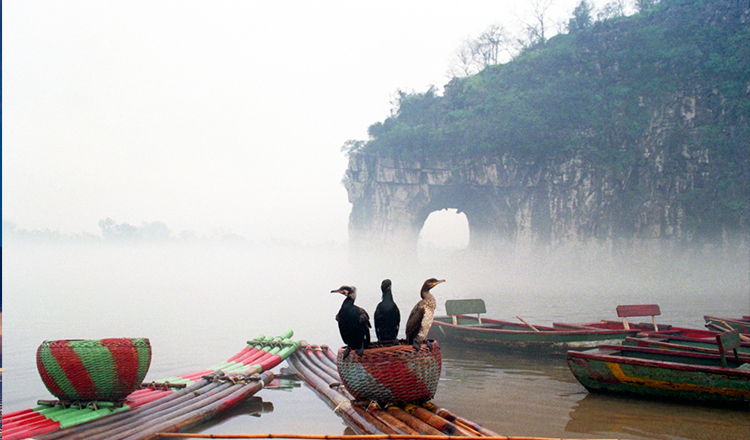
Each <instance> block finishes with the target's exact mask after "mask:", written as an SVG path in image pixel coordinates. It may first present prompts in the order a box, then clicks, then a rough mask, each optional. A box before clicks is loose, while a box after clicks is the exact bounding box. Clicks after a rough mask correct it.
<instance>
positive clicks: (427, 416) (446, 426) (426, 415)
mask: <svg viewBox="0 0 750 440" xmlns="http://www.w3.org/2000/svg"><path fill="white" fill-rule="evenodd" d="M404 410H405V411H406V412H407V413H409V414H411V415H412V416H414V417H416V418H418V419H420V420H422V421H423V422H425V423H427V424H428V425H430V426H432V427H434V428H435V429H437V430H438V431H440V432H441V433H443V434H447V435H460V436H471V435H473V434H474V433H472V432H470V431H468V430H466V429H463V428H462V427H460V426H458V425H456V424H455V423H452V422H450V421H448V420H446V419H444V418H442V417H440V416H438V415H437V414H435V413H432V412H430V411H427V410H426V409H424V408H422V407H419V406H416V405H406V406H405V407H404Z"/></svg>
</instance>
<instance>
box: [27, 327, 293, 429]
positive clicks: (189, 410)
mask: <svg viewBox="0 0 750 440" xmlns="http://www.w3.org/2000/svg"><path fill="white" fill-rule="evenodd" d="M273 339H274V340H279V343H278V344H276V345H275V346H273V347H271V346H266V345H264V346H263V347H262V349H261V352H262V353H264V354H263V355H262V356H261V357H256V356H252V357H251V358H245V362H258V363H255V364H253V365H247V364H242V363H235V362H224V363H222V364H220V365H222V366H226V367H228V369H230V370H238V369H241V368H244V369H245V370H244V371H242V372H241V373H231V374H229V375H225V374H224V372H222V371H214V372H213V373H211V374H210V375H209V376H208V377H209V378H211V380H207V379H205V378H204V379H201V380H200V381H199V382H196V383H194V384H193V385H191V386H189V387H188V388H184V389H182V390H179V391H177V392H175V393H172V394H170V395H167V396H165V397H164V398H162V399H158V400H155V401H153V402H150V403H147V404H145V405H143V406H140V407H138V408H136V409H134V410H133V411H128V412H123V413H120V414H116V416H120V417H119V418H117V419H113V418H112V417H108V418H106V419H101V420H98V421H96V422H93V423H94V425H92V424H91V423H89V424H86V425H79V426H74V427H72V428H69V429H66V430H62V431H58V432H57V433H54V435H50V436H49V437H47V436H44V437H41V438H40V440H53V439H57V438H63V437H64V438H65V439H66V440H69V439H70V440H83V439H86V440H95V439H102V440H104V439H109V438H112V437H114V436H119V437H122V436H123V435H124V436H131V437H132V438H133V439H144V438H153V437H154V436H155V435H156V434H157V433H158V432H159V431H162V430H163V429H165V427H166V426H167V425H165V423H169V426H175V425H174V423H172V422H174V421H175V420H177V421H178V422H179V423H180V424H182V425H181V426H183V425H189V424H191V423H194V420H197V421H202V420H204V419H205V418H207V417H212V416H213V415H215V414H216V413H217V412H220V411H223V410H226V409H228V408H229V407H231V406H234V405H236V404H237V403H239V402H241V401H242V400H244V399H246V398H248V397H249V396H250V395H252V394H255V392H257V391H258V390H259V389H260V388H262V386H259V383H258V382H256V383H233V382H226V383H216V382H214V381H213V378H216V377H222V378H224V377H235V378H236V377H238V375H240V374H241V375H249V374H254V373H256V372H258V371H259V370H263V369H264V368H270V367H272V366H275V365H277V364H278V363H280V362H281V360H283V359H285V358H286V357H288V356H289V355H291V353H293V352H294V351H296V349H297V348H298V346H299V342H292V341H289V340H288V339H284V340H283V341H281V340H280V338H273ZM247 354H248V353H247V352H246V353H245V355H247ZM272 379H273V375H272V374H270V373H269V374H267V375H266V377H264V376H263V375H261V380H262V381H265V380H267V382H264V384H266V383H268V382H270V381H271V380H272ZM112 422H115V423H112ZM145 426H148V427H152V428H158V429H155V430H154V432H153V433H150V432H149V433H147V432H146V431H144V429H143V428H144V427H145ZM71 434H72V435H71ZM149 435H150V436H151V437H148V436H149Z"/></svg>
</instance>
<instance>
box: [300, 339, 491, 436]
mask: <svg viewBox="0 0 750 440" xmlns="http://www.w3.org/2000/svg"><path fill="white" fill-rule="evenodd" d="M287 363H288V364H289V365H290V366H291V368H292V369H293V370H294V372H296V373H297V374H299V375H300V376H301V377H302V378H303V380H304V381H305V383H306V384H307V385H309V386H310V387H311V388H312V389H313V390H314V391H315V393H316V394H317V395H318V397H320V398H321V399H322V400H323V401H324V402H326V403H327V404H328V405H329V406H330V407H331V408H333V410H334V412H335V413H336V414H338V415H339V416H340V417H341V418H342V419H343V420H344V422H345V423H346V424H347V425H348V426H349V427H350V428H351V429H353V430H354V431H355V432H357V433H358V434H363V435H368V434H405V435H440V436H445V435H450V436H471V437H500V435H499V434H497V433H496V432H494V431H491V430H489V429H487V428H485V427H483V426H481V425H479V424H477V423H475V422H472V421H470V420H467V419H465V418H463V417H460V416H457V415H455V414H453V413H452V412H450V411H448V410H446V409H444V408H440V407H438V406H436V405H434V404H432V403H431V402H425V403H422V404H421V405H414V404H406V405H389V406H387V407H386V408H380V407H379V406H370V407H365V406H361V405H358V404H356V403H354V402H352V401H353V397H352V395H351V394H350V393H349V392H348V391H347V390H346V388H344V386H343V385H342V384H341V378H340V376H339V373H338V369H337V367H336V354H335V353H334V352H333V351H332V350H331V349H330V348H329V347H327V346H324V345H322V346H321V345H309V344H306V343H303V345H302V346H301V347H300V349H299V350H297V351H296V352H295V353H294V354H292V355H291V356H290V357H289V358H288V359H287Z"/></svg>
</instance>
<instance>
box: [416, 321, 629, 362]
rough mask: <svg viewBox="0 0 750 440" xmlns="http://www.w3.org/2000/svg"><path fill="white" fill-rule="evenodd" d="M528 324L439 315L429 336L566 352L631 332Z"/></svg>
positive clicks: (504, 347) (616, 339)
mask: <svg viewBox="0 0 750 440" xmlns="http://www.w3.org/2000/svg"><path fill="white" fill-rule="evenodd" d="M534 328H536V330H532V329H531V328H529V327H528V326H526V325H523V324H516V323H511V322H507V321H498V320H493V319H482V324H481V325H479V323H478V319H477V318H474V317H471V316H464V315H459V316H458V322H457V324H455V325H454V324H453V323H452V322H451V318H448V317H436V318H435V320H434V321H433V323H432V328H431V329H430V333H429V337H430V338H433V339H435V340H437V341H438V342H445V343H448V344H450V343H469V344H475V345H481V346H484V347H491V348H495V349H502V350H517V351H532V352H547V353H558V354H564V353H565V352H566V351H567V350H570V349H576V348H590V347H596V346H599V345H601V344H606V343H616V342H621V341H623V340H624V339H625V337H627V336H628V335H629V334H630V332H628V331H625V330H598V329H597V330H595V329H589V330H560V329H554V328H552V327H546V326H534Z"/></svg>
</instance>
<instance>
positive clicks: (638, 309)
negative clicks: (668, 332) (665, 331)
mask: <svg viewBox="0 0 750 440" xmlns="http://www.w3.org/2000/svg"><path fill="white" fill-rule="evenodd" d="M658 315H661V310H659V305H658V304H635V305H621V306H617V316H619V317H620V318H622V325H623V327H625V330H630V323H628V317H631V316H650V317H651V323H652V324H653V325H654V330H656V331H659V327H658V326H657V325H656V316H658Z"/></svg>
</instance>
